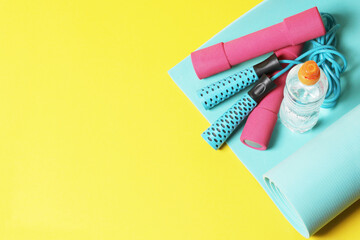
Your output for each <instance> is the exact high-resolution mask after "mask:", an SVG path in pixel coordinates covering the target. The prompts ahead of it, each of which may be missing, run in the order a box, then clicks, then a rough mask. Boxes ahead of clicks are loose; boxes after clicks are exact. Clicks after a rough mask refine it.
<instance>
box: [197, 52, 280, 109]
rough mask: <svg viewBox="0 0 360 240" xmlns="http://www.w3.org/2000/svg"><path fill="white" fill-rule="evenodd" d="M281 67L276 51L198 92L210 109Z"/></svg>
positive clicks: (206, 106) (205, 106)
mask: <svg viewBox="0 0 360 240" xmlns="http://www.w3.org/2000/svg"><path fill="white" fill-rule="evenodd" d="M280 69H282V67H281V64H280V62H279V60H278V58H277V56H276V55H275V53H274V54H272V55H271V56H270V57H268V58H267V59H265V60H264V61H262V62H260V63H258V64H256V65H254V66H252V67H250V68H247V69H244V70H242V71H240V72H238V73H235V74H233V75H231V76H228V77H226V78H224V79H222V80H220V81H218V82H216V83H214V84H210V85H208V86H206V87H204V88H202V89H199V90H198V91H197V94H198V96H199V97H200V99H201V103H202V105H203V106H204V108H205V109H206V110H208V109H210V108H213V107H215V106H216V105H218V104H219V103H221V102H223V101H225V100H226V99H228V98H229V97H231V96H233V95H235V94H236V93H238V92H240V91H241V90H242V89H244V88H246V87H247V86H249V85H251V84H253V83H255V82H256V81H257V80H258V79H259V77H261V76H262V75H263V74H268V73H272V72H275V71H277V70H280Z"/></svg>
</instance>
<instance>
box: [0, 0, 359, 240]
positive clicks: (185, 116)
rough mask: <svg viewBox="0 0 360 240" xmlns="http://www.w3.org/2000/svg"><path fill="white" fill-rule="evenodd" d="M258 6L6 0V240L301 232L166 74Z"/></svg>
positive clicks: (2, 203)
mask: <svg viewBox="0 0 360 240" xmlns="http://www.w3.org/2000/svg"><path fill="white" fill-rule="evenodd" d="M259 2H260V1H259V0H257V1H244V0H243V1H240V0H231V1H214V0H207V1H194V0H181V1H178V0H176V1H175V0H173V1H165V0H164V1H161V0H156V1H123V0H120V1H104V0H102V1H91V0H84V1H74V0H66V1H60V0H58V1H46V0H43V1H37V0H31V1H30V0H29V1H5V0H1V1H0V83H1V85H0V102H1V107H0V162H1V166H0V239H4V240H12V239H26V240H30V239H46V240H49V239H77V240H79V239H87V240H92V239H121V240H140V239H144V240H153V239H154V240H155V239H156V240H162V239H164V240H165V239H166V240H170V239H171V240H176V239H179V240H180V239H181V240H184V239H191V240H199V239H204V240H213V239H214V240H215V239H226V240H231V239H303V238H302V237H301V236H300V234H298V233H297V232H296V231H295V230H294V229H293V228H292V227H291V226H290V224H289V223H288V222H287V221H286V220H285V218H284V217H283V216H282V215H281V213H280V212H279V211H278V210H277V208H276V207H275V205H274V204H273V203H272V202H271V200H270V199H269V197H268V196H267V195H266V194H265V192H264V191H263V190H262V188H261V187H260V185H259V184H258V183H257V182H256V180H255V179H254V178H253V177H252V176H251V174H250V173H249V172H248V171H247V170H246V169H245V167H244V166H243V165H242V164H241V162H240V161H239V160H238V159H237V158H236V157H235V155H234V154H233V153H232V152H231V151H230V149H229V148H228V147H227V146H226V147H224V148H223V150H221V151H217V152H216V151H212V150H210V148H209V147H208V146H207V144H206V143H205V142H204V141H202V139H201V137H200V133H201V131H202V130H203V129H205V128H206V127H207V126H208V123H207V121H206V120H205V119H204V118H203V117H202V116H201V115H200V113H198V111H197V110H196V109H195V107H194V106H193V105H192V104H191V103H190V101H189V100H188V99H187V98H186V97H185V95H184V94H183V93H182V92H181V91H180V89H178V88H177V86H176V85H175V84H174V83H173V81H172V80H171V79H170V77H169V76H168V74H167V70H169V69H170V68H171V67H173V66H174V65H175V64H176V63H178V62H179V61H181V60H182V59H183V58H185V57H186V56H187V55H188V54H189V53H190V52H191V51H193V50H195V49H196V48H197V47H199V46H200V45H201V44H202V43H204V42H205V41H206V40H208V39H209V38H210V37H211V36H213V35H214V34H215V33H217V32H218V31H220V30H221V29H222V28H224V27H225V26H227V25H228V24H229V23H231V22H232V21H234V20H235V19H236V18H238V17H239V16H241V15H242V14H244V13H245V12H246V11H248V10H249V9H251V8H252V7H254V6H255V5H256V4H258V3H259ZM359 221H360V204H359V203H357V204H355V206H353V207H351V208H350V209H349V210H347V211H346V212H345V213H344V214H342V215H341V216H340V217H338V218H337V219H336V220H335V221H333V222H332V223H330V224H329V226H327V227H325V228H324V229H323V230H322V231H321V232H320V234H318V235H316V236H315V237H314V239H316V238H320V239H355V238H360V231H359Z"/></svg>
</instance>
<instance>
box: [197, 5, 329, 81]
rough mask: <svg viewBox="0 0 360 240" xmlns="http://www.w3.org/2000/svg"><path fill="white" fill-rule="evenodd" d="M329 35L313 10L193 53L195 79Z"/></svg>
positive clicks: (315, 8)
mask: <svg viewBox="0 0 360 240" xmlns="http://www.w3.org/2000/svg"><path fill="white" fill-rule="evenodd" d="M325 33H326V31H325V27H324V24H323V22H322V19H321V16H320V13H319V11H318V9H317V7H313V8H310V9H308V10H306V11H303V12H301V13H298V14H295V15H293V16H291V17H288V18H285V19H284V21H283V22H281V23H278V24H275V25H273V26H270V27H267V28H265V29H262V30H259V31H257V32H254V33H251V34H248V35H246V36H243V37H240V38H237V39H234V40H232V41H229V42H225V43H223V42H221V43H218V44H215V45H213V46H210V47H207V48H203V49H200V50H197V51H195V52H193V53H191V60H192V64H193V67H194V69H195V72H196V75H197V76H198V77H199V78H200V79H203V78H206V77H209V76H212V75H214V74H216V73H219V72H222V71H225V70H228V69H230V68H231V67H232V66H234V65H236V64H239V63H241V62H244V61H247V60H249V59H252V58H255V57H258V56H261V55H263V54H266V53H269V52H272V51H276V50H278V49H281V48H285V47H288V46H294V45H298V44H300V43H303V42H306V41H309V40H311V39H314V38H317V37H320V36H322V35H324V34H325Z"/></svg>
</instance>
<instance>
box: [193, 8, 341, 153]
mask: <svg viewBox="0 0 360 240" xmlns="http://www.w3.org/2000/svg"><path fill="white" fill-rule="evenodd" d="M321 17H322V20H323V23H324V26H325V29H326V34H325V35H323V36H321V37H318V38H316V39H314V40H311V41H310V43H311V49H309V50H308V51H306V52H305V53H303V54H302V55H300V56H299V57H298V58H296V59H295V60H280V61H278V62H277V63H276V61H273V60H272V56H270V57H269V58H268V59H266V60H265V61H264V62H266V64H264V65H270V67H268V66H266V67H262V66H261V65H262V64H263V62H262V63H260V64H257V65H255V66H253V67H250V68H248V69H245V70H242V71H240V72H239V73H236V74H233V75H231V76H229V77H227V78H224V79H222V80H220V81H218V82H217V83H214V84H210V85H208V86H207V87H205V88H202V89H200V90H198V95H199V97H200V98H201V99H202V104H203V106H204V107H205V108H206V109H210V108H212V107H214V106H216V105H218V104H219V103H221V102H222V101H225V100H226V99H227V98H229V97H231V96H233V95H235V94H236V93H238V92H239V91H240V90H242V89H244V88H245V87H247V86H249V85H250V84H252V83H254V82H256V81H258V83H257V84H256V85H255V86H254V87H253V88H252V89H251V90H250V91H249V92H248V93H246V94H244V95H243V97H242V98H241V99H240V100H239V101H237V102H236V103H235V104H234V105H233V106H232V107H231V108H229V109H228V110H227V111H226V112H225V113H224V114H223V115H222V116H221V117H220V118H218V119H217V120H216V121H215V122H214V123H213V124H212V125H211V126H210V127H209V128H208V129H207V130H205V131H204V132H203V133H202V137H203V138H204V139H205V140H206V141H207V142H208V143H209V144H210V145H211V146H212V147H213V148H214V149H218V148H220V147H221V145H222V144H224V143H225V141H226V139H227V138H228V137H229V136H230V135H231V134H232V132H233V131H234V130H235V129H236V128H237V127H238V126H239V125H240V123H241V122H242V121H243V120H244V119H245V118H246V117H247V116H248V114H249V113H250V112H251V111H252V110H253V109H254V108H255V107H256V106H257V104H258V103H259V102H260V101H261V99H262V98H263V97H264V96H265V95H266V94H267V93H268V92H269V91H271V90H272V89H273V88H274V87H275V84H274V83H273V80H275V79H277V78H278V77H279V76H281V75H282V74H284V73H285V72H287V71H288V70H290V69H291V68H292V67H293V66H294V65H296V64H301V63H303V62H302V61H301V60H303V61H304V60H305V59H306V58H308V60H314V61H315V62H316V63H317V64H318V66H320V67H321V68H322V70H323V71H324V73H325V75H326V77H327V80H328V83H329V84H328V90H327V93H326V96H325V100H324V102H323V104H322V106H321V107H322V108H332V107H334V106H335V105H336V103H337V101H338V99H339V97H340V93H341V85H340V74H341V73H342V72H344V71H345V69H346V68H347V61H346V59H345V57H344V56H343V55H342V54H341V53H340V52H338V51H337V50H336V44H337V40H336V31H337V30H338V29H339V27H340V25H339V24H337V23H336V20H335V18H334V17H333V16H332V15H331V14H329V13H322V14H321ZM269 59H270V60H269ZM337 59H341V61H342V64H341V63H339V62H338V60H337ZM269 62H270V64H269ZM280 63H285V64H288V65H287V66H286V67H285V68H284V69H282V70H281V71H279V72H278V73H277V74H275V75H274V76H273V77H271V79H269V78H268V77H267V76H266V75H265V74H267V73H270V72H273V71H274V70H280V69H279V66H280ZM259 65H260V67H258V68H257V66H259ZM259 69H260V70H259Z"/></svg>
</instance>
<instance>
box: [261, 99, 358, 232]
mask: <svg viewBox="0 0 360 240" xmlns="http://www.w3.org/2000/svg"><path fill="white" fill-rule="evenodd" d="M359 119H360V105H358V106H357V107H356V108H355V109H353V110H352V111H350V112H349V113H347V114H346V115H345V116H343V117H342V118H340V119H339V120H338V121H336V122H335V123H334V124H333V125H331V126H330V127H328V128H327V129H326V130H325V131H323V132H322V133H320V134H319V135H318V136H317V137H315V138H314V139H312V140H311V141H309V142H308V143H307V144H305V145H304V146H303V147H302V148H300V149H299V150H298V151H297V152H295V153H294V154H293V155H291V156H290V157H289V158H287V159H285V160H284V161H283V162H281V163H280V164H278V165H277V166H275V167H274V168H273V169H271V170H270V171H268V172H267V173H266V174H264V180H265V183H266V186H267V188H268V191H269V193H270V196H271V198H272V199H273V200H274V202H275V203H276V205H277V206H278V208H279V209H280V210H281V211H282V212H283V214H284V216H285V217H286V218H287V219H288V220H289V222H290V223H291V224H292V225H293V226H294V227H295V228H296V229H297V230H298V231H299V232H300V233H301V234H302V235H303V236H305V237H309V236H311V235H313V234H314V233H316V232H317V231H318V230H319V229H320V228H321V227H322V226H324V225H325V224H326V223H328V222H329V221H331V220H332V219H333V218H334V217H336V216H337V215H338V214H340V213H341V212H342V211H343V210H345V209H346V208H347V207H349V206H350V205H351V204H353V203H354V202H356V201H357V200H359V199H360V160H359V156H360V147H359V145H360V124H359Z"/></svg>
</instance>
